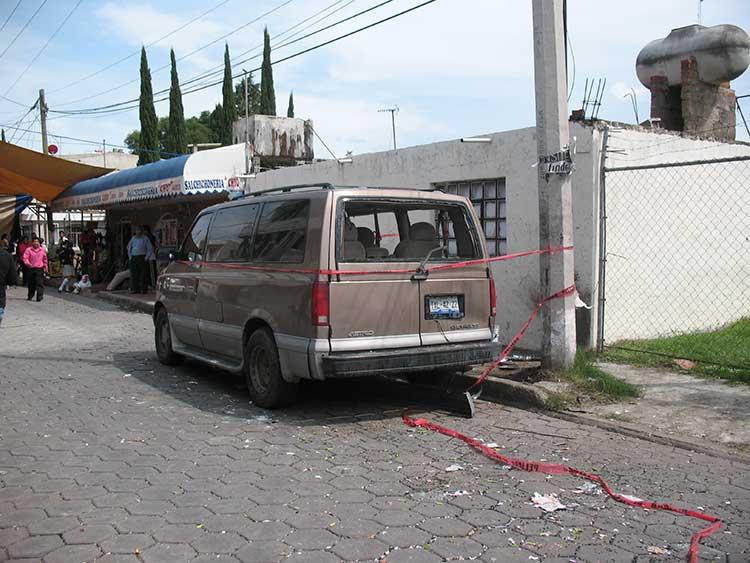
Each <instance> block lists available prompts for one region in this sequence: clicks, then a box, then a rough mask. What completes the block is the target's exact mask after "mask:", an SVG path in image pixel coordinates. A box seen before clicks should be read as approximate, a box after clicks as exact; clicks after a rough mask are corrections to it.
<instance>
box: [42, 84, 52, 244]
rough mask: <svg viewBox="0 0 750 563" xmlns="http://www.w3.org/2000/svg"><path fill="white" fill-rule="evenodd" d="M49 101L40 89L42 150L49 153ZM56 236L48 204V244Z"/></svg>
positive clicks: (50, 208)
mask: <svg viewBox="0 0 750 563" xmlns="http://www.w3.org/2000/svg"><path fill="white" fill-rule="evenodd" d="M47 109H48V108H47V102H46V101H45V99H44V88H41V89H40V90H39V123H41V125H42V152H43V153H44V154H49V141H48V139H47ZM54 236H55V221H54V219H53V217H52V207H51V206H50V205H49V203H48V204H47V245H52V243H53V242H54V241H53V240H52V239H53V237H54Z"/></svg>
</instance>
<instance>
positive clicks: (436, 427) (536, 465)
mask: <svg viewBox="0 0 750 563" xmlns="http://www.w3.org/2000/svg"><path fill="white" fill-rule="evenodd" d="M575 291H576V288H575V285H571V286H568V287H566V288H565V289H562V290H560V291H558V292H557V293H553V294H552V295H549V296H547V297H545V298H544V299H542V300H541V301H540V302H539V303H537V306H536V307H535V308H534V310H533V311H532V313H531V316H529V318H528V320H527V321H526V322H525V323H524V324H523V326H522V327H521V330H519V331H518V332H517V333H516V335H515V336H514V337H513V338H512V339H511V340H510V342H509V343H508V345H507V346H506V347H505V348H504V349H503V351H502V352H501V353H500V356H498V358H497V359H496V360H494V361H493V362H492V363H491V364H490V365H489V366H487V368H486V369H485V370H484V371H483V372H482V374H481V375H480V376H479V378H478V379H477V381H476V382H475V383H474V384H473V385H472V386H471V387H469V389H473V388H474V387H477V386H479V385H481V384H482V383H483V382H484V381H485V380H486V379H487V377H488V376H489V374H490V373H491V372H492V370H493V369H495V368H496V367H497V366H498V365H500V364H501V363H502V362H503V360H505V358H507V357H508V354H510V353H511V351H512V350H513V348H515V346H516V344H518V341H519V340H521V338H523V336H524V335H525V334H526V331H527V330H528V329H529V327H530V326H531V323H533V322H534V319H536V317H537V315H538V314H539V311H540V310H541V309H542V307H543V306H544V304H545V303H547V302H548V301H551V300H553V299H557V298H560V297H567V296H569V295H573V294H574V293H575ZM402 419H403V421H404V424H406V425H407V426H411V427H418V428H424V429H426V430H431V431H432V432H437V433H439V434H443V435H444V436H449V437H451V438H456V439H457V440H461V441H462V442H464V443H465V444H468V445H469V446H470V447H472V448H474V449H475V450H478V451H479V452H480V453H482V454H483V455H485V456H486V457H488V458H490V459H493V460H495V461H497V462H500V463H502V464H504V465H510V466H511V467H514V468H516V469H520V470H522V471H530V472H533V473H545V474H548V475H573V476H575V477H580V478H582V479H586V480H588V481H592V482H593V483H596V484H598V485H600V486H601V488H602V489H603V490H604V492H605V493H607V494H608V495H609V496H610V497H611V498H613V499H614V500H616V501H617V502H621V503H624V504H627V505H629V506H635V507H639V508H645V509H648V510H666V511H669V512H674V513H676V514H681V515H683V516H689V517H691V518H698V519H700V520H705V521H706V522H711V525H710V526H707V527H706V528H703V529H702V530H699V531H697V532H696V533H694V534H693V536H692V537H691V538H690V549H689V550H688V561H689V562H690V563H697V561H698V549H699V547H700V542H701V540H702V539H705V538H707V537H708V536H710V535H711V534H713V533H715V532H717V531H718V530H719V529H720V528H721V524H722V522H721V520H719V518H717V517H716V516H711V515H709V514H706V513H704V512H700V511H698V510H691V509H687V508H680V507H677V506H672V505H671V504H666V503H659V502H652V501H648V500H640V499H635V498H631V497H628V496H625V495H621V494H619V493H616V492H615V491H613V490H612V488H611V487H610V486H609V484H607V482H606V481H605V480H604V479H603V478H602V477H600V476H599V475H595V474H593V473H586V472H585V471H581V470H579V469H575V468H574V467H569V466H567V465H562V464H560V463H549V462H542V461H529V460H525V459H516V458H512V457H506V456H504V455H502V454H500V453H499V452H497V451H496V450H495V449H493V448H490V447H488V446H486V445H484V444H483V443H482V442H480V441H479V440H477V439H476V438H471V437H469V436H467V435H465V434H462V433H461V432H458V431H457V430H453V429H451V428H447V427H445V426H441V425H440V424H435V423H434V422H430V421H428V420H426V419H424V418H418V419H414V418H412V417H410V416H409V413H408V411H406V412H404V414H403V415H402Z"/></svg>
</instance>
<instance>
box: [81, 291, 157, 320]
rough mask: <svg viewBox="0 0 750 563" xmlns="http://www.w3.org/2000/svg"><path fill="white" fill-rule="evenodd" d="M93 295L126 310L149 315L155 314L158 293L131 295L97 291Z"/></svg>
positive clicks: (124, 292)
mask: <svg viewBox="0 0 750 563" xmlns="http://www.w3.org/2000/svg"><path fill="white" fill-rule="evenodd" d="M92 295H94V296H96V297H98V298H100V299H104V300H105V301H109V302H110V303H115V304H116V305H119V306H121V307H125V308H126V309H131V310H134V311H140V312H141V313H148V314H149V315H150V314H152V313H153V312H154V304H155V300H156V293H155V292H153V291H150V292H148V293H129V292H128V291H125V290H118V291H97V292H95V293H93V294H92Z"/></svg>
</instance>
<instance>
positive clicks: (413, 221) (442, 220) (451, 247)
mask: <svg viewBox="0 0 750 563" xmlns="http://www.w3.org/2000/svg"><path fill="white" fill-rule="evenodd" d="M342 207H343V210H342V215H343V216H342V217H341V219H342V221H340V228H339V235H338V241H339V243H338V256H339V260H340V261H344V262H415V261H421V260H423V259H424V258H425V257H426V256H427V255H428V254H429V253H430V251H432V250H435V251H434V252H433V253H432V257H431V260H433V261H440V260H443V261H447V260H471V259H474V258H478V257H479V256H480V254H481V253H480V250H479V249H480V248H481V246H480V243H479V238H478V233H477V232H476V229H475V228H474V222H473V221H472V219H471V215H470V214H469V211H468V208H467V207H466V206H465V205H464V204H462V203H459V202H456V203H452V202H438V201H434V202H430V201H422V200H390V199H389V200H385V199H383V200H379V199H350V200H346V201H344V202H343V206H342ZM441 247H442V248H441ZM436 249H440V250H436Z"/></svg>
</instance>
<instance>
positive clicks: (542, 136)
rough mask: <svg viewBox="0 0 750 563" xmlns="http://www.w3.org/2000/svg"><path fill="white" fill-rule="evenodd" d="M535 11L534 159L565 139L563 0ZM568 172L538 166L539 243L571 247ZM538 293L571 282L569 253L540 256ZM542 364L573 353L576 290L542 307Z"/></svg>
mask: <svg viewBox="0 0 750 563" xmlns="http://www.w3.org/2000/svg"><path fill="white" fill-rule="evenodd" d="M532 5H533V13H534V84H535V89H536V136H537V148H538V151H539V157H540V158H541V157H543V156H547V155H551V154H554V153H557V152H559V151H561V149H562V148H563V147H564V146H566V145H568V144H569V143H570V132H569V129H568V106H567V92H566V90H567V80H566V78H567V77H566V73H565V39H564V33H563V0H532ZM571 200H572V196H571V181H570V176H569V175H557V174H545V173H544V170H543V169H542V166H541V164H540V170H539V246H540V248H548V247H557V246H572V245H573V209H572V201H571ZM539 266H540V287H541V295H542V297H545V296H547V295H551V294H553V293H556V292H557V291H560V290H561V289H564V288H566V287H568V286H570V285H572V284H573V283H574V269H573V252H571V251H567V252H557V253H555V254H542V255H541V256H540V259H539ZM542 317H543V323H544V335H543V345H544V356H543V363H544V366H545V367H547V368H548V369H556V370H560V369H567V368H569V367H570V366H572V365H573V360H574V358H575V351H576V326H575V320H576V319H575V294H574V295H570V296H568V297H564V298H559V299H553V300H552V301H549V302H547V304H545V306H544V308H543V309H542Z"/></svg>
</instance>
